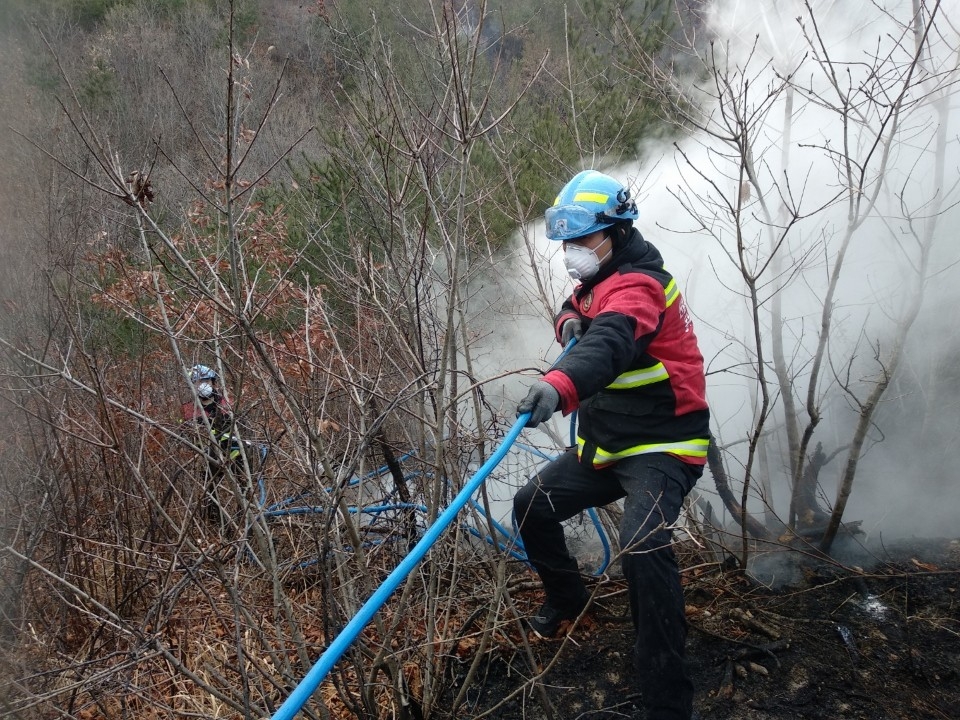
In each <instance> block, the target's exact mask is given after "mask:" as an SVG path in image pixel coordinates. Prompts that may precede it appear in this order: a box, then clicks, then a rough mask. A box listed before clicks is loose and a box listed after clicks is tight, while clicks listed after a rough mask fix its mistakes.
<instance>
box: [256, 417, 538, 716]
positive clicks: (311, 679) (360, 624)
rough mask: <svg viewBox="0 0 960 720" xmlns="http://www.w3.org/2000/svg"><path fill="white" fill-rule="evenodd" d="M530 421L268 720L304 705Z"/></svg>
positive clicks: (520, 421)
mask: <svg viewBox="0 0 960 720" xmlns="http://www.w3.org/2000/svg"><path fill="white" fill-rule="evenodd" d="M529 419H530V413H524V414H523V415H521V416H520V417H518V418H517V421H516V422H515V423H514V424H513V427H511V428H510V432H508V433H507V436H506V437H505V438H504V440H503V442H502V443H501V444H500V447H499V448H497V451H496V452H495V453H494V454H493V455H491V456H490V458H489V459H488V460H487V461H486V462H485V463H484V464H483V466H482V467H481V468H480V469H479V470H478V471H477V473H476V474H475V475H474V476H473V477H472V478H470V480H469V481H468V482H467V484H466V485H464V486H463V489H462V490H461V491H460V492H459V493H457V496H456V497H455V498H454V499H453V501H452V502H451V503H450V505H449V506H448V507H447V508H446V509H445V510H444V511H443V512H442V513H440V515H439V516H438V517H437V520H436V522H434V523H433V525H431V526H430V527H429V528H428V529H427V531H426V533H424V535H423V537H422V538H420V541H419V542H418V543H417V544H416V545H414V546H413V549H412V550H410V552H409V554H407V556H406V557H405V558H404V559H403V560H402V561H401V562H400V564H399V565H397V567H396V568H395V569H394V571H393V572H392V573H390V574H389V575H388V576H387V579H386V580H384V581H383V584H382V585H381V586H380V587H379V588H377V590H376V592H374V593H373V595H371V596H370V599H369V600H367V602H365V603H364V604H363V607H361V608H360V610H358V611H357V614H356V615H354V616H353V618H352V619H351V620H350V622H348V623H347V624H346V626H344V628H343V630H341V631H340V634H339V635H337V637H336V638H334V640H333V642H332V643H330V645H329V646H328V647H327V649H326V650H325V651H324V652H323V654H322V655H321V656H320V659H319V660H317V662H316V663H314V665H313V667H312V668H310V672H308V673H307V674H306V676H304V678H303V680H301V681H300V684H299V685H297V686H296V687H295V688H294V689H293V692H291V693H290V696H289V697H288V698H287V699H286V701H284V703H283V705H281V706H280V708H279V709H278V710H277V712H276V713H274V715H273V718H272V720H290V719H291V718H292V717H293V716H294V715H296V714H297V712H299V710H300V708H302V707H303V706H304V704H305V703H306V702H307V700H309V699H310V696H311V695H313V692H314V691H315V690H316V689H317V687H319V685H320V683H321V682H323V679H324V678H325V677H326V676H327V673H328V672H330V670H332V669H333V666H334V665H335V664H336V663H337V660H339V659H340V657H341V656H342V655H343V654H344V653H345V652H346V651H347V648H349V647H350V645H351V643H353V641H354V640H355V639H356V637H357V635H359V634H360V631H361V630H363V628H364V627H365V626H366V625H367V623H368V622H370V620H372V619H373V616H374V615H375V614H376V612H377V610H379V609H380V608H381V607H382V606H383V604H384V603H386V601H387V599H388V598H389V597H390V595H392V594H393V591H394V590H396V589H397V587H399V585H400V583H401V582H402V581H403V579H404V578H406V577H407V575H409V574H410V572H411V571H412V570H413V569H414V568H415V567H416V566H417V564H418V563H419V562H420V561H421V560H422V559H423V557H424V555H426V554H427V551H428V550H429V549H430V548H431V546H433V544H434V543H435V542H436V541H437V539H438V538H439V537H440V534H441V533H442V532H443V531H444V530H446V529H447V526H448V525H450V523H451V522H453V520H454V518H455V517H456V516H457V513H458V512H459V511H460V509H461V508H462V507H463V506H464V505H466V504H467V501H468V500H469V499H470V496H471V495H473V493H474V492H475V491H476V490H477V488H479V487H480V485H481V483H483V481H484V480H486V479H487V476H488V475H489V474H490V473H491V472H492V471H493V469H494V468H495V467H496V466H497V465H498V464H499V463H500V461H501V460H502V459H503V457H504V455H506V454H507V451H508V450H509V449H510V446H511V445H513V443H514V442H515V441H516V439H517V437H518V436H519V435H520V431H521V430H523V428H524V426H526V424H527V421H528V420H529Z"/></svg>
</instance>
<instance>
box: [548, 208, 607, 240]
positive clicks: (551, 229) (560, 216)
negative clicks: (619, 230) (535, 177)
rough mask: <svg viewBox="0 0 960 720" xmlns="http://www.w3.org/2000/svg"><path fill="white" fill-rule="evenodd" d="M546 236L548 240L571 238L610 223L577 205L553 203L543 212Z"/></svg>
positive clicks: (581, 235)
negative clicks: (602, 220)
mask: <svg viewBox="0 0 960 720" xmlns="http://www.w3.org/2000/svg"><path fill="white" fill-rule="evenodd" d="M544 219H545V220H546V224H547V237H548V238H549V239H550V240H561V241H566V240H573V239H574V238H578V237H583V236H584V235H589V234H590V233H592V232H595V231H597V230H600V229H601V228H603V227H606V226H607V225H609V224H610V221H609V220H607V221H604V222H601V216H600V215H598V214H597V213H595V212H591V211H590V210H587V209H586V208H583V207H580V206H579V205H554V206H553V207H550V208H547V211H546V212H545V213H544Z"/></svg>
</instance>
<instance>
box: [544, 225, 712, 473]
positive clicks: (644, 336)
mask: <svg viewBox="0 0 960 720" xmlns="http://www.w3.org/2000/svg"><path fill="white" fill-rule="evenodd" d="M571 317H579V318H580V319H581V321H582V322H583V327H584V333H583V336H582V337H581V338H580V340H579V341H578V342H577V344H576V345H574V347H573V348H572V349H571V350H570V352H569V353H567V355H566V356H565V357H564V358H563V359H561V360H560V361H559V362H558V363H557V364H556V366H555V367H554V368H553V369H552V370H551V371H550V372H548V373H547V375H546V377H545V378H544V379H545V380H546V381H547V382H549V383H550V384H551V385H553V386H554V387H555V388H556V389H557V391H558V392H559V393H560V409H561V410H562V411H563V413H564V414H569V413H571V412H573V411H574V410H578V425H579V427H578V431H577V444H578V446H579V453H580V461H581V462H584V463H592V464H593V465H595V466H603V465H606V464H609V463H612V462H616V461H617V460H619V459H621V458H624V457H630V456H633V455H640V454H645V453H655V452H667V453H670V454H673V455H676V456H677V457H679V458H680V459H681V460H683V461H684V462H688V463H691V464H695V465H703V464H704V463H705V462H706V455H707V445H708V444H709V437H710V412H709V410H708V408H707V400H706V378H705V376H704V368H703V356H702V355H701V354H700V349H699V347H698V345H697V337H696V335H695V334H694V330H693V321H692V318H691V317H690V312H689V310H688V309H687V305H686V302H685V301H684V299H683V297H682V296H681V294H680V291H679V289H678V288H677V285H676V282H675V281H674V279H673V276H671V275H670V273H668V272H667V271H666V270H664V268H663V257H662V256H661V255H660V252H659V251H658V250H657V249H656V248H655V247H654V246H653V245H651V244H650V243H648V242H647V241H646V240H644V239H643V237H642V236H641V235H640V233H639V232H638V231H637V230H636V229H634V230H632V231H631V233H630V234H629V235H628V236H627V239H626V241H625V242H624V243H623V245H622V246H621V247H618V248H617V250H616V252H615V254H614V256H613V258H611V260H610V262H609V263H607V264H606V265H604V266H603V267H602V268H601V269H600V272H599V273H598V274H597V275H596V276H595V277H593V278H591V279H590V280H588V281H587V282H585V283H583V284H581V285H578V286H577V287H576V288H575V289H574V292H573V294H572V295H571V296H570V297H569V298H567V300H566V301H564V303H563V306H562V308H561V310H560V312H559V313H558V314H557V316H556V318H555V319H554V327H555V329H556V333H557V338H558V339H559V337H560V331H561V328H562V327H563V323H564V322H565V321H566V320H568V319H569V318H571Z"/></svg>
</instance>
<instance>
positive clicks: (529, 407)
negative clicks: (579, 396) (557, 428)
mask: <svg viewBox="0 0 960 720" xmlns="http://www.w3.org/2000/svg"><path fill="white" fill-rule="evenodd" d="M559 404H560V393H558V392H557V391H556V390H555V389H554V387H553V385H551V384H550V383H548V382H544V381H543V380H541V381H539V382H538V383H537V384H536V385H534V386H533V387H531V388H530V392H528V393H527V396H526V397H525V398H524V399H523V400H521V401H520V404H519V405H517V417H520V416H521V415H523V414H524V413H530V419H529V420H527V425H526V426H527V427H529V428H532V427H536V426H537V425H539V424H540V423H542V422H543V421H544V420H549V419H550V416H551V415H553V414H554V413H555V412H556V411H557V405H559Z"/></svg>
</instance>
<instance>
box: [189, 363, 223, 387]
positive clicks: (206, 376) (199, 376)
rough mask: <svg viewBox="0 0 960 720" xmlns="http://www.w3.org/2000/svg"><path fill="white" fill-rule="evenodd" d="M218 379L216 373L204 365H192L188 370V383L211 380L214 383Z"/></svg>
mask: <svg viewBox="0 0 960 720" xmlns="http://www.w3.org/2000/svg"><path fill="white" fill-rule="evenodd" d="M219 379H220V376H219V375H217V373H216V371H215V370H213V369H212V368H208V367H207V366H206V365H194V366H193V367H192V368H190V382H192V383H198V382H200V381H201V380H212V381H214V382H216V381H217V380H219Z"/></svg>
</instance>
